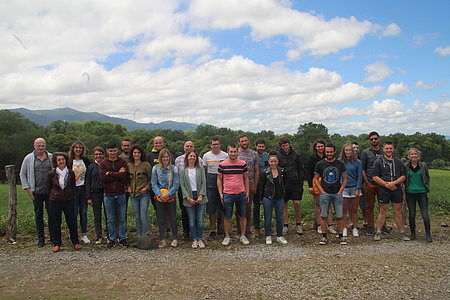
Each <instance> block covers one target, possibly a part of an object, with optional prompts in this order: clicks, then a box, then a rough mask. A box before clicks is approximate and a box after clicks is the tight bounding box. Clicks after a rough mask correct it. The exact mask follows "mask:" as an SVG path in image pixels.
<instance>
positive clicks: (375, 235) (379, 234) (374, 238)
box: [373, 232, 381, 241]
mask: <svg viewBox="0 0 450 300" xmlns="http://www.w3.org/2000/svg"><path fill="white" fill-rule="evenodd" d="M373 240H374V241H381V232H376V233H375V234H374V235H373Z"/></svg>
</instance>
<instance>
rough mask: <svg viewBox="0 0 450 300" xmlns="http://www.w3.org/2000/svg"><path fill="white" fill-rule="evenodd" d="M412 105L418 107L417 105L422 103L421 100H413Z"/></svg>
mask: <svg viewBox="0 0 450 300" xmlns="http://www.w3.org/2000/svg"><path fill="white" fill-rule="evenodd" d="M413 105H414V106H415V107H419V106H421V105H423V103H422V101H420V100H414V102H413Z"/></svg>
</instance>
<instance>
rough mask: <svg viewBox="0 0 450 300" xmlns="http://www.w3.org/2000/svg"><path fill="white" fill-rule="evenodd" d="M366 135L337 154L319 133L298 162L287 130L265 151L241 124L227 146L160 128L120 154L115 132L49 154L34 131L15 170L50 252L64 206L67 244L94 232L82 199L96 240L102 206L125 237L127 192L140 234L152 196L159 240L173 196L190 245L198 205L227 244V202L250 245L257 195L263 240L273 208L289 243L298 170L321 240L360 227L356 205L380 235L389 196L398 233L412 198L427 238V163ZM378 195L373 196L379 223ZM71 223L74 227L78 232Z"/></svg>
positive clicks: (257, 228)
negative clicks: (170, 138)
mask: <svg viewBox="0 0 450 300" xmlns="http://www.w3.org/2000/svg"><path fill="white" fill-rule="evenodd" d="M369 141H370V147H369V148H367V149H365V150H364V151H362V153H361V155H360V156H359V145H358V144H357V143H356V142H353V143H349V144H345V145H344V146H343V147H342V150H341V152H340V155H339V157H338V158H337V157H336V147H335V145H333V144H330V143H326V142H325V141H323V140H317V141H315V142H314V143H313V145H312V149H311V156H310V157H309V158H308V160H307V163H306V168H304V165H303V162H302V160H301V158H300V154H299V153H298V151H296V150H295V149H294V148H293V147H292V146H291V143H290V141H289V139H288V138H287V137H282V138H280V140H279V149H277V151H270V152H267V151H266V143H265V141H264V140H263V139H258V140H256V142H255V149H256V151H255V150H253V149H251V148H250V139H249V137H248V136H247V135H245V134H242V135H240V136H239V137H238V144H230V145H228V146H227V148H226V152H224V151H222V150H221V144H220V140H219V139H218V138H215V137H214V138H211V140H210V147H211V150H210V151H208V152H207V153H205V154H204V155H203V157H202V158H200V157H199V154H198V153H197V152H196V151H195V146H194V143H193V142H191V141H187V142H185V144H184V154H183V155H181V156H178V157H177V158H174V157H172V154H171V153H170V151H169V150H168V149H166V148H165V147H164V139H163V138H162V137H159V136H158V137H155V138H154V139H153V149H152V150H151V152H150V153H149V154H148V155H147V154H146V152H145V149H144V148H143V147H142V146H141V145H137V144H135V145H132V143H131V141H130V140H128V139H125V140H123V141H122V142H121V145H120V146H121V150H122V153H121V154H120V155H119V153H118V151H119V147H118V145H117V144H116V143H115V142H110V143H109V144H108V145H106V148H105V150H104V149H103V148H102V147H98V146H97V147H95V148H94V149H93V150H92V151H93V157H94V161H93V162H91V161H90V160H89V159H88V158H87V156H86V147H85V145H84V143H83V142H81V141H76V142H75V143H73V144H72V146H71V147H70V149H69V152H68V154H66V153H64V152H55V153H53V154H51V153H49V152H47V151H46V143H45V140H44V139H42V138H37V139H36V140H35V141H34V151H33V152H32V153H30V154H28V155H27V156H26V157H25V159H24V161H23V163H22V167H21V170H20V178H21V182H22V187H23V189H25V190H26V191H27V193H28V196H29V197H30V199H31V200H33V204H34V209H35V221H36V231H37V235H38V247H43V246H44V244H45V235H44V207H45V209H46V210H47V214H48V224H49V233H50V240H51V242H52V243H53V251H54V252H58V251H60V248H61V244H62V242H61V219H62V213H64V215H65V219H66V222H67V227H68V229H69V233H70V239H71V241H72V244H73V247H74V249H81V245H80V240H81V242H83V243H85V244H88V243H90V242H91V241H90V239H89V238H88V236H87V233H88V230H87V207H88V205H90V206H92V207H93V212H94V224H95V234H96V238H95V243H96V244H101V243H102V242H103V238H102V231H103V230H102V215H103V212H104V213H105V219H106V224H107V228H106V231H107V247H108V248H112V247H115V246H116V243H118V244H119V245H121V246H123V247H128V246H129V244H128V241H127V228H126V224H127V207H128V199H131V206H132V208H133V211H134V215H135V219H136V232H137V237H138V244H139V241H140V240H141V239H143V238H145V237H146V236H147V234H148V232H149V228H150V225H149V219H148V208H149V205H150V203H152V205H153V207H154V210H155V213H156V218H157V224H158V229H159V247H161V248H163V247H166V246H167V245H169V244H170V246H172V247H177V245H178V239H179V235H178V223H177V207H176V203H177V199H178V203H179V207H180V210H181V217H182V218H181V219H182V225H183V226H182V227H183V237H184V238H186V239H188V238H189V237H191V238H192V248H205V242H204V238H203V232H204V227H205V220H204V216H205V211H206V213H207V214H208V216H209V224H210V233H209V239H215V238H217V237H218V236H219V235H220V234H223V235H224V238H223V240H222V245H224V246H227V245H229V244H230V242H231V238H232V232H233V230H232V228H231V227H232V226H231V220H232V217H233V209H234V207H236V224H237V228H236V232H237V237H238V239H239V241H240V242H241V243H242V244H244V245H248V244H249V243H250V241H249V239H251V238H252V237H254V236H255V235H261V220H260V207H261V204H262V206H263V208H264V213H263V216H264V234H265V242H266V244H268V245H270V244H272V215H273V211H275V228H276V241H277V242H278V243H279V244H287V240H286V238H285V236H286V234H287V233H288V231H289V216H288V204H289V201H292V202H293V206H294V219H295V232H296V233H297V234H299V235H301V234H303V228H302V223H301V200H302V195H303V181H304V180H306V181H307V182H308V191H309V193H311V194H312V195H313V198H314V204H315V209H314V213H315V228H316V229H317V231H318V233H319V234H321V238H320V241H319V244H320V245H326V244H328V243H329V240H328V237H327V232H330V233H332V234H337V235H338V237H339V243H340V244H341V245H346V244H347V243H348V240H347V238H346V237H347V236H348V235H349V229H350V231H351V234H352V235H353V236H354V237H357V236H359V233H360V227H359V225H358V223H359V217H358V207H359V208H361V212H362V217H363V222H364V224H363V225H364V226H365V227H367V233H368V234H370V235H373V238H374V240H380V239H381V233H382V232H384V233H390V228H389V227H387V226H386V212H387V210H388V205H389V203H392V206H393V209H394V215H395V222H396V225H397V230H398V232H399V234H400V238H401V239H402V240H410V239H415V238H416V225H415V214H416V203H418V204H419V207H420V211H421V214H422V218H423V220H424V225H425V233H426V235H425V237H426V240H427V241H428V242H431V241H432V236H431V230H430V218H429V215H428V207H427V205H428V198H427V193H428V192H429V182H430V177H429V174H428V169H427V166H426V164H425V163H423V162H422V161H420V152H419V150H417V149H415V148H413V149H410V150H409V154H408V161H407V162H406V163H405V164H403V163H402V161H401V160H400V159H398V158H396V157H394V156H393V153H394V145H393V143H392V142H389V141H386V142H384V144H383V146H381V144H380V139H379V134H378V133H377V132H371V133H369ZM105 154H106V157H105ZM404 195H406V203H407V206H408V208H409V224H410V229H411V234H410V235H409V236H408V235H406V233H405V231H404V224H403V203H404ZM375 198H377V199H378V203H379V215H378V220H377V223H376V226H375V220H374V206H375V205H374V204H375ZM331 204H332V206H333V208H334V217H335V219H334V220H333V216H332V206H331ZM252 206H253V209H252ZM252 214H253V216H252ZM252 217H253V218H252ZM78 219H79V226H78ZM252 219H253V227H254V231H253V232H252V231H251V225H252V222H251V221H252ZM334 222H335V225H336V227H337V231H336V230H335V229H334ZM348 223H349V224H348ZM78 228H80V229H81V232H80V233H81V239H80V238H79V234H78Z"/></svg>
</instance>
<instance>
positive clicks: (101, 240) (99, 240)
mask: <svg viewBox="0 0 450 300" xmlns="http://www.w3.org/2000/svg"><path fill="white" fill-rule="evenodd" d="M102 242H103V239H102V238H101V237H99V238H97V239H96V240H95V244H96V245H100V244H101V243H102Z"/></svg>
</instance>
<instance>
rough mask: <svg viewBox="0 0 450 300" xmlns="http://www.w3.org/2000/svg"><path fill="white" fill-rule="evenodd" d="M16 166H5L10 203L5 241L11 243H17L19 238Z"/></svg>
mask: <svg viewBox="0 0 450 300" xmlns="http://www.w3.org/2000/svg"><path fill="white" fill-rule="evenodd" d="M14 170H15V168H14V165H8V166H5V171H6V179H7V181H8V187H9V201H8V223H7V225H6V234H5V239H7V240H8V241H9V242H13V243H14V242H15V241H16V236H17V221H16V217H17V210H16V208H17V188H16V174H15V171H14Z"/></svg>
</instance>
